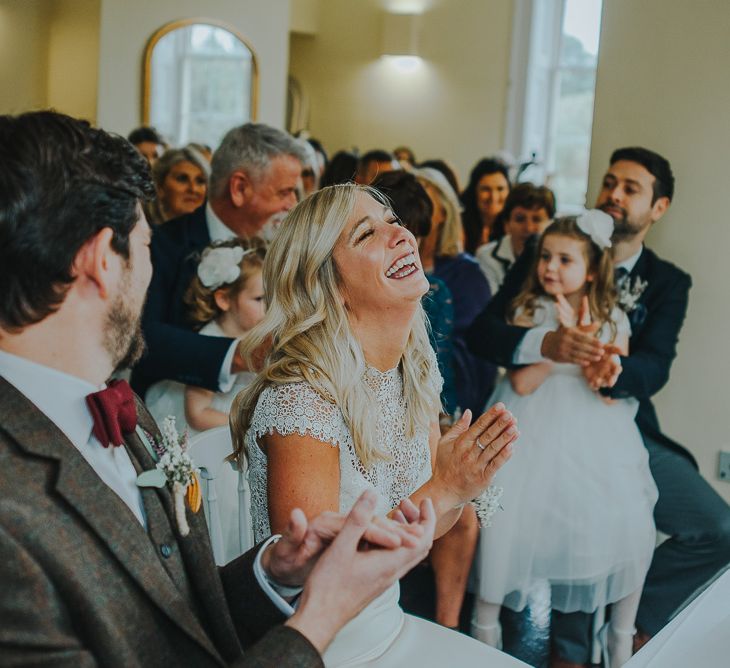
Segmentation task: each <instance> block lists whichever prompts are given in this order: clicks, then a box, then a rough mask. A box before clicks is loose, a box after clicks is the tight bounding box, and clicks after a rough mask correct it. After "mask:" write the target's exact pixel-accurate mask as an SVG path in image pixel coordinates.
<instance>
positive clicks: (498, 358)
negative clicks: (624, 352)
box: [466, 243, 696, 465]
mask: <svg viewBox="0 0 730 668" xmlns="http://www.w3.org/2000/svg"><path fill="white" fill-rule="evenodd" d="M535 250H536V248H535V244H534V243H531V244H529V245H528V246H527V247H526V248H525V251H524V253H523V254H522V255H521V256H520V258H519V259H518V260H517V262H515V264H514V265H513V266H512V269H510V271H509V272H508V273H507V275H506V276H505V280H504V283H503V285H502V287H501V289H500V290H499V292H498V293H497V294H496V295H495V297H494V299H493V300H492V301H491V302H490V303H489V304H488V306H487V308H486V309H484V311H482V313H480V314H479V316H477V318H476V320H475V321H474V323H473V324H472V326H471V328H470V329H469V331H468V332H467V336H466V340H467V345H468V346H469V349H470V350H471V351H472V352H473V353H474V354H476V355H480V356H482V357H484V358H486V359H488V360H490V361H492V362H494V363H496V364H499V365H501V366H504V367H507V368H514V367H515V366H516V365H515V364H514V362H513V361H512V358H513V356H514V353H515V350H516V349H517V346H518V345H519V344H520V342H521V341H522V338H523V337H524V335H525V333H526V332H527V331H528V330H527V328H524V327H517V326H516V325H509V324H507V322H506V320H505V314H506V313H507V308H508V306H509V304H510V302H511V301H512V300H513V299H514V298H515V297H516V296H517V295H518V294H519V292H520V290H521V289H522V285H523V284H524V281H525V278H526V277H527V275H528V273H529V271H530V268H531V267H532V263H533V260H534V255H535ZM636 277H639V278H641V279H642V280H643V281H646V282H647V283H648V284H647V286H646V289H645V290H644V292H643V293H642V295H641V297H640V298H639V301H638V307H637V308H636V309H635V310H634V311H632V312H630V313H629V314H628V315H629V321H630V322H631V339H630V341H629V355H628V356H626V357H622V358H621V365H622V366H623V371H622V372H621V375H620V376H619V378H618V381H617V382H616V385H614V386H613V387H612V388H610V389H608V390H602V392H603V393H604V394H606V395H607V396H610V397H614V398H617V399H620V398H626V397H635V398H636V399H638V400H639V410H638V413H637V415H636V424H637V425H638V427H639V430H640V431H641V433H642V435H644V436H648V437H650V438H652V439H653V440H655V441H658V442H659V443H662V444H664V445H666V446H668V447H670V448H672V449H674V450H678V451H679V452H681V453H682V454H683V455H685V456H686V457H688V458H689V459H690V460H691V461H692V462H693V463H695V465H696V462H695V461H694V458H693V457H692V455H691V454H690V453H689V452H687V450H685V449H684V448H683V447H682V446H680V445H679V444H678V443H675V442H674V441H672V440H671V439H670V438H668V437H666V436H665V435H664V434H662V433H661V430H660V428H659V421H658V419H657V415H656V410H655V409H654V405H653V404H652V402H651V397H652V396H653V395H654V394H656V393H657V392H658V391H659V390H661V389H662V387H664V385H665V384H666V382H667V381H668V380H669V371H670V368H671V366H672V362H673V360H674V358H675V356H676V354H677V341H678V340H679V331H680V330H681V329H682V324H683V323H684V318H685V315H686V313H687V302H688V299H689V289H690V287H691V285H692V280H691V278H690V277H689V275H688V274H686V273H685V272H683V271H682V270H681V269H679V268H678V267H676V266H674V265H673V264H671V263H670V262H666V261H665V260H662V259H661V258H659V257H658V256H657V255H656V253H654V252H653V251H651V250H650V249H648V248H646V247H644V249H643V251H642V253H641V256H640V257H639V259H638V261H637V262H636V265H635V266H634V268H633V269H632V271H631V274H630V275H629V278H630V280H631V282H632V283H633V282H634V280H635V279H636Z"/></svg>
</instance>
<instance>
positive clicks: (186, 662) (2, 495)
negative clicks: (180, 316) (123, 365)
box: [0, 378, 322, 668]
mask: <svg viewBox="0 0 730 668" xmlns="http://www.w3.org/2000/svg"><path fill="white" fill-rule="evenodd" d="M137 409H138V413H139V415H140V426H141V427H142V428H143V429H144V430H146V431H148V432H149V433H152V434H159V432H158V431H157V426H156V425H155V423H154V421H153V420H152V418H151V417H150V416H149V414H148V413H147V412H146V411H145V409H144V407H143V406H142V405H141V403H139V404H138V407H137ZM0 415H2V416H3V417H2V421H0V564H1V566H0V587H1V588H2V593H0V619H1V620H2V623H0V665H2V666H6V667H10V666H21V665H22V666H54V667H61V668H63V667H68V668H82V667H84V668H85V667H87V666H105V667H108V668H147V667H148V666H196V668H197V667H200V668H208V667H210V668H213V667H216V666H241V667H244V666H280V667H282V668H283V667H284V666H296V667H298V668H304V667H305V666H321V665H322V663H321V659H320V657H319V655H318V653H317V652H316V650H315V649H314V647H313V646H312V645H311V644H310V643H309V642H308V641H307V640H306V638H304V636H302V635H301V634H300V633H298V632H297V631H295V630H293V629H291V628H289V627H285V626H276V624H279V623H280V622H281V621H283V615H282V614H281V613H280V612H278V610H277V609H276V607H275V606H274V605H273V603H272V602H271V601H270V600H269V599H268V598H267V597H266V596H265V595H264V593H263V592H262V591H261V589H260V588H259V586H258V584H257V583H256V580H255V577H254V575H253V567H252V565H253V560H254V556H255V553H256V548H254V550H251V551H250V552H248V553H246V554H244V555H243V556H241V557H239V558H238V559H236V560H234V561H233V562H231V563H230V564H228V565H227V566H225V567H224V568H222V569H218V568H216V566H215V563H214V561H213V556H212V552H211V547H210V542H209V540H208V532H207V530H206V525H205V518H204V517H203V512H202V511H199V512H198V513H197V514H192V513H190V512H188V519H189V523H190V533H189V535H188V536H186V537H184V538H183V537H181V536H180V535H179V534H178V533H177V529H176V524H175V519H174V510H173V500H172V496H171V494H170V493H169V491H168V489H167V488H166V487H165V488H163V489H160V490H158V489H155V488H143V489H142V498H143V503H144V509H145V515H146V518H147V530H145V529H144V527H142V525H141V524H140V523H139V521H138V520H137V519H136V518H135V516H134V515H133V514H132V512H131V511H130V510H129V508H128V507H127V505H126V504H125V503H124V502H123V501H122V500H121V499H120V498H119V497H118V496H117V495H116V494H115V493H114V492H113V491H112V490H111V489H110V488H109V487H108V486H107V485H106V484H104V482H102V480H101V478H100V477H99V476H98V475H97V474H96V473H95V472H94V470H93V469H92V468H91V466H90V465H89V464H88V462H87V461H86V460H85V459H84V458H83V457H82V455H81V454H80V452H79V451H78V449H77V448H76V447H74V445H73V444H72V443H71V442H70V441H69V440H68V439H67V438H66V436H65V435H64V434H63V432H61V431H60V430H59V429H58V427H57V426H56V425H55V424H54V423H53V422H51V421H50V420H49V419H48V418H47V417H46V416H45V414H44V413H42V412H41V411H39V410H38V409H37V408H36V406H35V405H34V404H33V403H32V402H31V401H30V400H29V399H27V398H26V397H25V395H23V394H22V393H20V392H19V391H18V390H17V389H15V387H13V386H12V385H11V384H10V383H8V382H7V381H6V380H5V379H3V378H0ZM121 447H124V448H126V449H127V452H128V453H129V456H130V459H131V460H132V463H133V464H134V466H135V468H136V469H137V470H138V471H143V470H148V469H152V468H154V466H155V463H154V461H153V460H152V458H151V456H150V455H149V453H148V451H147V449H146V448H145V446H144V444H143V443H142V441H141V440H140V437H139V436H138V435H137V434H136V433H131V434H128V435H127V436H126V438H125V443H124V444H123V445H122V446H121Z"/></svg>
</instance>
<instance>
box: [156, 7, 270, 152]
mask: <svg viewBox="0 0 730 668" xmlns="http://www.w3.org/2000/svg"><path fill="white" fill-rule="evenodd" d="M258 83H259V82H258V64H257V59H256V54H255V52H254V50H253V49H252V48H251V46H250V45H249V44H248V42H247V41H246V39H245V38H244V37H243V35H241V34H240V33H239V32H238V31H237V30H236V29H235V28H233V27H232V26H230V25H228V24H226V23H223V22H221V21H216V20H214V19H205V18H195V19H183V20H179V21H173V22H172V23H168V24H166V25H164V26H162V28H160V29H159V30H157V32H155V33H154V35H152V37H150V39H149V41H148V42H147V46H146V48H145V53H144V74H143V91H142V123H143V125H152V126H154V127H155V128H157V130H158V131H159V132H161V133H162V135H163V136H164V137H165V138H166V139H167V140H168V141H169V142H170V143H171V144H172V145H173V146H183V145H185V144H187V143H189V142H196V143H200V144H207V145H208V146H211V147H212V148H214V149H215V147H216V146H218V144H219V143H220V140H221V139H222V138H223V135H224V134H225V133H226V132H227V131H228V130H230V129H231V128H232V127H234V126H236V125H241V124H242V123H246V122H248V121H255V120H256V114H257V106H258Z"/></svg>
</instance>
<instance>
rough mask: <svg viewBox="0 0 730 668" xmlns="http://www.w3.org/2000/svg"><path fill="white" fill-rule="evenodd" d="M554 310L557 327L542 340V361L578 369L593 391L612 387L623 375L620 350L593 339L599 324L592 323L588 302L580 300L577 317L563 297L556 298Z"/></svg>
mask: <svg viewBox="0 0 730 668" xmlns="http://www.w3.org/2000/svg"><path fill="white" fill-rule="evenodd" d="M555 308H556V310H557V314H558V321H559V323H560V327H558V329H557V330H556V331H554V332H548V333H547V334H546V335H545V337H544V338H543V341H542V347H541V351H540V352H541V353H542V355H543V357H546V358H548V359H550V360H552V361H553V362H565V363H569V364H578V365H580V366H581V368H582V371H583V376H584V377H585V379H586V382H587V383H588V385H589V387H590V388H591V389H592V390H595V391H597V390H600V389H601V388H603V387H613V386H614V385H615V384H616V381H617V380H618V377H619V375H620V374H621V371H622V368H621V359H620V358H619V355H620V353H621V350H620V349H619V348H618V347H616V346H614V345H612V344H606V343H601V342H600V341H599V340H598V339H597V338H596V337H595V334H596V332H597V331H598V330H599V328H600V323H597V322H591V316H590V309H589V307H588V298H587V297H583V300H582V301H581V305H580V311H579V313H578V315H577V316H576V314H575V312H574V311H573V308H572V307H571V306H570V304H569V303H568V300H567V299H566V298H565V297H564V296H563V295H558V296H557V298H556V305H555Z"/></svg>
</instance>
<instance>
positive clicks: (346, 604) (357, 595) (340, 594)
mask: <svg viewBox="0 0 730 668" xmlns="http://www.w3.org/2000/svg"><path fill="white" fill-rule="evenodd" d="M375 500H376V497H375V494H374V493H373V492H372V491H366V492H364V493H363V495H362V496H361V497H360V498H359V499H358V501H357V503H355V505H354V506H353V508H352V510H351V511H350V514H349V515H348V516H347V518H346V520H345V522H344V524H343V525H342V528H341V529H340V531H339V533H338V534H337V536H336V537H335V539H334V540H333V541H332V543H331V544H330V545H329V547H327V548H326V549H325V550H324V552H323V553H322V554H321V556H320V558H319V560H318V561H317V563H316V565H315V566H314V568H313V569H312V572H311V573H310V575H309V577H308V578H307V581H306V584H305V586H304V592H303V593H302V598H301V600H300V604H299V607H298V609H297V611H296V612H295V613H294V615H293V616H292V617H291V618H290V619H289V620H288V621H287V625H288V626H291V627H293V628H295V629H297V630H299V631H300V632H301V633H302V634H303V635H304V636H305V637H306V638H308V639H309V641H310V642H311V643H312V644H313V645H314V646H315V647H316V648H317V649H318V650H319V651H320V652H323V651H324V650H325V649H326V647H327V645H329V643H330V642H331V640H332V638H333V637H334V635H335V634H336V633H337V632H338V631H339V630H340V629H341V628H342V627H343V626H344V625H345V624H346V623H347V622H348V621H349V620H350V619H352V618H353V617H354V616H355V615H357V614H358V613H359V612H360V611H361V610H362V609H363V608H364V607H365V606H366V605H367V604H368V603H370V601H372V600H373V599H374V598H375V597H376V596H379V595H380V594H381V593H383V592H384V591H385V590H386V589H387V588H388V587H389V586H391V585H392V584H393V583H394V582H395V581H396V580H397V579H398V578H400V577H402V576H403V575H405V573H407V572H408V571H409V570H410V569H411V568H413V567H414V566H415V565H416V564H418V563H419V562H420V561H422V560H423V559H424V558H425V557H426V555H427V554H428V551H429V549H430V548H431V543H432V542H433V532H434V529H435V526H436V514H435V512H434V510H433V506H432V504H431V501H430V500H429V499H426V500H425V501H423V502H422V503H421V505H420V508H418V509H416V508H415V506H413V504H410V505H409V504H401V506H400V507H399V509H400V511H401V514H402V519H404V520H405V521H406V523H405V524H402V525H398V526H401V527H402V528H403V531H404V533H403V536H404V537H405V539H404V540H403V542H402V544H401V545H400V546H399V547H394V548H389V549H371V548H372V545H371V543H370V541H368V540H367V539H366V534H367V532H368V529H369V528H370V527H371V526H372V524H373V517H374V513H375V505H376V503H375ZM393 524H396V523H395V522H394V523H393ZM280 542H281V541H280Z"/></svg>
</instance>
